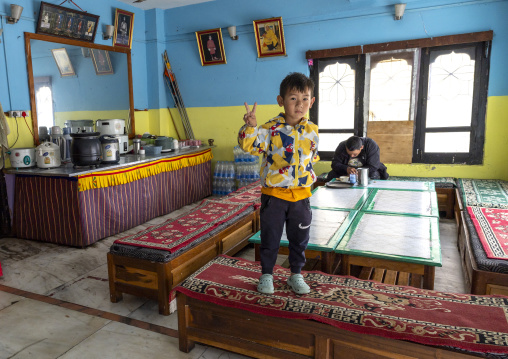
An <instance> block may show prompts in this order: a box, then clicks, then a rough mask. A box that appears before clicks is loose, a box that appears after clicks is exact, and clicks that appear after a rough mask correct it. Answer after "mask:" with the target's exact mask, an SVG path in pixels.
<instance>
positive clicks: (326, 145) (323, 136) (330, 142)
mask: <svg viewBox="0 0 508 359" xmlns="http://www.w3.org/2000/svg"><path fill="white" fill-rule="evenodd" d="M353 135H354V133H352V132H351V133H320V134H319V148H318V151H331V152H335V150H336V149H337V146H338V145H339V143H341V142H342V141H345V140H347V139H348V138H349V137H351V136H353Z"/></svg>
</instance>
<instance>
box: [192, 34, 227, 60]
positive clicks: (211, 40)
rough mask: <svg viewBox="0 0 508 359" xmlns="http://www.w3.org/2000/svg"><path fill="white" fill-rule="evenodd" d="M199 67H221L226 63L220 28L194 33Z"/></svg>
mask: <svg viewBox="0 0 508 359" xmlns="http://www.w3.org/2000/svg"><path fill="white" fill-rule="evenodd" d="M196 39H197V41H198V48H199V56H200V58H201V66H208V65H221V64H225V63H226V54H225V53H224V43H223V42H222V31H221V29H220V28H218V29H211V30H204V31H196Z"/></svg>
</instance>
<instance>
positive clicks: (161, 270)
mask: <svg viewBox="0 0 508 359" xmlns="http://www.w3.org/2000/svg"><path fill="white" fill-rule="evenodd" d="M258 228H259V209H258V210H256V211H254V212H252V213H250V214H249V215H247V216H245V217H243V218H241V219H240V220H238V221H237V222H235V223H234V224H233V225H231V226H229V227H227V228H225V229H224V230H222V231H221V232H219V233H217V234H216V235H214V236H212V237H210V238H208V239H206V240H205V241H204V242H202V243H200V244H199V245H197V246H196V247H194V248H192V249H190V250H188V251H186V252H184V253H182V254H181V255H179V256H177V257H175V258H174V259H172V260H170V261H169V262H164V263H162V262H152V261H149V260H145V259H139V258H132V257H127V256H121V255H117V254H113V253H108V256H107V259H108V277H109V293H110V300H111V302H113V303H117V302H118V301H120V300H122V294H123V293H126V294H132V295H135V296H138V297H146V298H149V299H153V300H156V301H158V303H159V313H160V314H163V315H169V314H170V291H171V290H172V289H173V288H174V287H176V286H177V285H178V284H179V283H180V282H182V281H183V280H184V279H185V278H187V277H188V276H189V275H190V274H192V273H193V272H195V271H196V270H198V269H199V268H201V267H202V266H204V265H205V264H206V263H208V262H209V261H210V260H212V259H213V258H215V257H216V256H217V255H219V254H227V255H234V254H236V253H237V252H238V251H240V250H241V249H242V248H244V247H245V246H246V245H247V244H248V243H249V242H248V239H249V238H250V237H251V236H252V235H253V234H254V233H256V232H257V231H258Z"/></svg>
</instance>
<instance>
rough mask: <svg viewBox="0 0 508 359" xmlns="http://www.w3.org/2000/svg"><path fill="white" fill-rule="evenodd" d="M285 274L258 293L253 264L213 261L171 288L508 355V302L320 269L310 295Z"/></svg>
mask: <svg viewBox="0 0 508 359" xmlns="http://www.w3.org/2000/svg"><path fill="white" fill-rule="evenodd" d="M289 274H290V272H289V269H285V268H282V267H279V266H276V268H275V270H274V285H275V294H273V295H264V294H260V293H258V292H257V291H256V285H257V282H258V278H259V276H260V266H259V263H255V262H250V261H247V260H244V259H240V258H231V257H227V256H219V257H217V258H215V259H214V260H213V261H211V262H209V263H208V264H207V265H205V266H204V267H203V268H201V269H200V270H198V271H197V272H196V273H194V274H193V275H191V276H190V277H189V278H188V279H186V280H185V281H184V282H183V283H182V284H181V285H180V286H179V287H177V288H176V290H177V291H180V292H182V293H184V294H185V295H187V296H189V297H193V298H196V299H199V300H203V301H207V302H213V303H216V304H219V305H222V306H227V307H234V308H240V309H244V310H248V311H251V312H255V313H260V314H264V315H270V316H276V317H284V318H294V319H312V320H316V321H319V322H322V323H326V324H330V325H332V326H335V327H337V328H342V329H347V330H351V331H354V332H358V333H366V334H374V335H378V336H382V337H387V338H392V339H403V340H410V341H414V342H417V343H422V344H428V345H435V346H451V347H455V348H461V349H466V350H469V351H475V352H491V353H508V297H502V296H474V295H467V294H452V293H442V292H436V291H428V290H422V289H416V288H413V287H404V286H394V285H385V284H382V283H377V282H373V281H364V280H359V279H356V278H353V277H345V276H332V275H327V274H323V273H321V272H305V273H303V274H304V276H305V279H306V281H307V283H309V285H310V286H311V292H310V293H309V294H307V295H302V296H299V295H296V294H294V293H293V292H292V291H291V289H290V288H289V286H288V285H287V284H286V280H287V278H288V276H289Z"/></svg>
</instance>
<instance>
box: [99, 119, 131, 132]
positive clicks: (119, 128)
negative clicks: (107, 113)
mask: <svg viewBox="0 0 508 359" xmlns="http://www.w3.org/2000/svg"><path fill="white" fill-rule="evenodd" d="M95 130H96V131H97V132H100V134H101V135H124V134H125V120H120V119H113V120H97V121H96V122H95Z"/></svg>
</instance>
